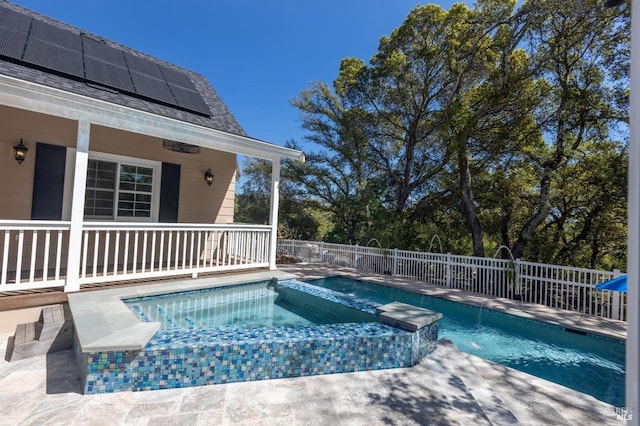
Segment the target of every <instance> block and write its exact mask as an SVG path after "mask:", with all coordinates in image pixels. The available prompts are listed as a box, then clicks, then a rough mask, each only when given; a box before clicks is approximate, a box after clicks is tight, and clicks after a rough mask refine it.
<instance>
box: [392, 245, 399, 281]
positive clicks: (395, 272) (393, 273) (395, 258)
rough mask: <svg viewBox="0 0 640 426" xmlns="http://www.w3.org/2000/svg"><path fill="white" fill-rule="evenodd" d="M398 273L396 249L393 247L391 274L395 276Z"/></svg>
mask: <svg viewBox="0 0 640 426" xmlns="http://www.w3.org/2000/svg"><path fill="white" fill-rule="evenodd" d="M396 275H398V249H397V248H394V249H393V271H391V276H392V277H395V276H396Z"/></svg>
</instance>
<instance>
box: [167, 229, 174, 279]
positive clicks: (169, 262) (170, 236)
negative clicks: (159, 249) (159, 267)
mask: <svg viewBox="0 0 640 426" xmlns="http://www.w3.org/2000/svg"><path fill="white" fill-rule="evenodd" d="M172 244H173V231H169V241H168V242H167V271H170V270H171V246H172Z"/></svg>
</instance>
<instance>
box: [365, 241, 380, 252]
mask: <svg viewBox="0 0 640 426" xmlns="http://www.w3.org/2000/svg"><path fill="white" fill-rule="evenodd" d="M372 241H375V242H376V243H377V244H378V247H380V250H382V245H381V244H380V241H378V239H377V238H372V239H370V240H369V241H367V247H369V244H371V242H372Z"/></svg>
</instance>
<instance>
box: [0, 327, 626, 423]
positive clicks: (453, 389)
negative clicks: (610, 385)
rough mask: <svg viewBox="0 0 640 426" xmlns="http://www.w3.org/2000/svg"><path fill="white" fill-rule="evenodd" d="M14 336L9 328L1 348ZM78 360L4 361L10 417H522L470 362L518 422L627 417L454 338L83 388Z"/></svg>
mask: <svg viewBox="0 0 640 426" xmlns="http://www.w3.org/2000/svg"><path fill="white" fill-rule="evenodd" d="M8 337H9V336H8V335H6V334H5V335H0V348H3V349H4V348H6V343H7V340H8ZM465 363H466V364H465ZM74 365H75V361H74V359H73V354H72V352H71V351H64V352H59V353H55V354H49V355H46V356H41V357H36V358H32V359H28V360H21V361H14V362H12V363H9V362H6V361H1V362H0V413H2V415H1V416H0V425H42V424H49V425H74V426H76V425H91V426H93V425H118V424H122V425H174V424H175V425H185V424H189V425H196V424H197V425H216V424H240V425H254V424H255V425H279V424H281V425H302V424H310V425H325V424H326V425H332V426H333V425H383V424H403V425H424V424H431V425H456V424H458V425H469V424H473V425H489V424H505V425H506V424H514V418H513V417H509V415H508V414H505V413H504V412H501V413H500V415H501V416H504V417H503V418H502V420H501V417H500V416H496V415H495V414H493V415H492V414H491V413H490V414H489V415H487V413H485V411H484V409H483V405H484V406H485V409H486V404H487V402H486V401H484V402H481V403H479V401H478V400H476V396H474V394H473V392H472V391H470V390H469V388H467V385H466V384H465V381H464V380H463V378H461V377H459V376H458V375H457V373H456V369H457V367H455V366H461V365H465V371H466V373H465V374H468V373H469V371H476V370H477V371H478V378H476V380H482V379H484V380H486V383H487V384H488V386H490V388H491V389H492V391H495V395H496V400H499V401H504V405H505V407H504V410H503V411H505V412H509V410H510V412H511V413H513V415H514V416H515V417H516V418H517V422H518V423H521V424H531V425H538V424H568V423H571V424H581V425H588V424H612V425H615V424H622V423H617V422H616V421H615V418H614V417H612V416H611V415H609V414H607V407H608V406H607V405H606V404H604V403H602V402H600V401H597V400H595V399H594V398H592V397H590V396H588V395H583V394H580V393H578V392H575V391H573V390H570V389H567V388H564V387H562V386H559V385H555V384H553V383H549V382H545V381H543V380H540V379H537V378H533V377H532V376H529V375H526V374H524V373H520V372H518V371H515V370H512V369H509V368H507V367H503V366H499V365H495V364H492V363H489V362H487V361H484V360H482V359H480V358H477V357H472V356H468V355H465V354H462V353H460V352H458V351H457V350H455V348H453V349H452V348H451V347H449V346H448V345H447V344H446V343H443V344H442V345H441V346H439V347H438V348H437V349H436V350H435V351H434V352H433V353H432V354H430V355H429V356H428V357H427V358H425V359H424V360H423V361H422V362H421V363H420V364H418V365H417V366H415V367H412V368H402V369H393V370H380V371H365V372H357V373H346V374H335V375H324V376H313V377H298V378H292V379H278V380H265V381H258V382H247V383H231V384H227V385H213V386H201V387H194V388H185V389H168V390H161V391H148V392H119V393H114V394H104V395H82V394H80V391H81V386H80V380H79V375H78V374H79V372H78V370H77V369H75V368H74V367H73V366H74ZM61 366H65V367H64V368H61ZM451 366H454V367H453V368H452V367H451ZM466 380H467V381H468V379H466ZM473 386H478V385H477V382H475V384H473Z"/></svg>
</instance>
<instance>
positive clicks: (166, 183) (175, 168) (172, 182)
mask: <svg viewBox="0 0 640 426" xmlns="http://www.w3.org/2000/svg"><path fill="white" fill-rule="evenodd" d="M160 185H161V186H160V214H159V217H158V220H159V221H160V222H177V221H178V201H179V199H180V164H171V163H162V179H161V183H160Z"/></svg>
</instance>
